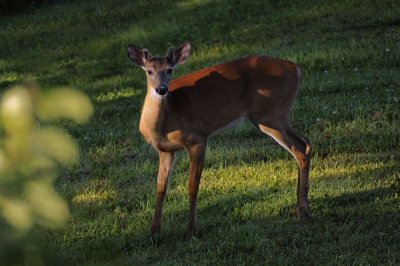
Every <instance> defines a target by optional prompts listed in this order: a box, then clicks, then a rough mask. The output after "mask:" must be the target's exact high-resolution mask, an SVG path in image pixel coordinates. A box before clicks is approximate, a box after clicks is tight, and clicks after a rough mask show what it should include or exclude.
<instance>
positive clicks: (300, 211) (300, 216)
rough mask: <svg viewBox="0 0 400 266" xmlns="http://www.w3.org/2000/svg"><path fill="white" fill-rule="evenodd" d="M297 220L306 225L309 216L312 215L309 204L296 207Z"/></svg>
mask: <svg viewBox="0 0 400 266" xmlns="http://www.w3.org/2000/svg"><path fill="white" fill-rule="evenodd" d="M296 214H297V222H298V223H299V224H300V225H304V224H305V223H306V221H307V219H308V218H310V217H311V214H310V210H309V209H308V207H307V206H301V207H299V206H298V207H296Z"/></svg>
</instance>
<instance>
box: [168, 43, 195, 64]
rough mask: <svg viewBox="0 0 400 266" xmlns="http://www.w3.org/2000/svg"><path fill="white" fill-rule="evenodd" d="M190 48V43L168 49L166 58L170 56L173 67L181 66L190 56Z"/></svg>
mask: <svg viewBox="0 0 400 266" xmlns="http://www.w3.org/2000/svg"><path fill="white" fill-rule="evenodd" d="M191 47H192V46H191V44H190V42H186V43H184V44H182V45H181V46H179V47H178V48H176V49H174V48H173V47H170V48H169V49H168V53H167V56H168V55H170V54H171V56H172V61H173V64H174V65H180V64H183V63H185V61H186V60H187V59H188V58H189V56H190V52H191Z"/></svg>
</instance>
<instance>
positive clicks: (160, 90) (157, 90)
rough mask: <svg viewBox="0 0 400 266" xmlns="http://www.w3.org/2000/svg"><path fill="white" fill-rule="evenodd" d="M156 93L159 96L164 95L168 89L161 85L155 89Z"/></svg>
mask: <svg viewBox="0 0 400 266" xmlns="http://www.w3.org/2000/svg"><path fill="white" fill-rule="evenodd" d="M156 92H157V93H158V94H160V95H165V94H166V93H167V92H168V87H167V86H164V85H161V86H159V87H158V88H157V89H156Z"/></svg>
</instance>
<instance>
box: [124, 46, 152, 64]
mask: <svg viewBox="0 0 400 266" xmlns="http://www.w3.org/2000/svg"><path fill="white" fill-rule="evenodd" d="M128 57H129V59H130V60H131V61H132V62H133V63H135V64H136V65H138V66H140V67H144V64H145V63H146V61H148V60H150V59H152V58H153V56H152V55H151V53H150V51H149V50H147V49H143V50H140V49H139V48H137V47H136V46H135V45H132V44H129V45H128Z"/></svg>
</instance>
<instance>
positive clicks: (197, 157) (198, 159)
mask: <svg viewBox="0 0 400 266" xmlns="http://www.w3.org/2000/svg"><path fill="white" fill-rule="evenodd" d="M206 146H207V143H206V142H204V143H201V144H196V145H191V146H190V147H188V152H189V156H190V173H189V183H188V192H189V201H190V211H189V223H188V231H187V234H186V240H189V239H191V238H192V236H197V220H196V201H197V192H198V191H199V184H200V177H201V172H202V171H203V165H204V159H205V153H206Z"/></svg>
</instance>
